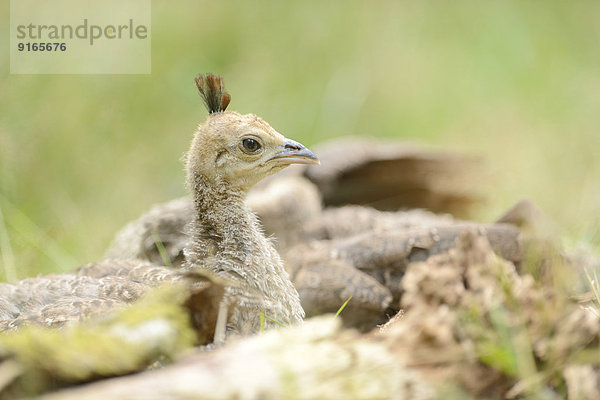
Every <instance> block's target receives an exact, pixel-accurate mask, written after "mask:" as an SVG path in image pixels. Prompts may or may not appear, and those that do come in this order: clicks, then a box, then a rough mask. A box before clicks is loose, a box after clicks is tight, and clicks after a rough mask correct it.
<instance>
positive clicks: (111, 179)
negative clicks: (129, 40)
mask: <svg viewBox="0 0 600 400" xmlns="http://www.w3.org/2000/svg"><path fill="white" fill-rule="evenodd" d="M0 10H1V11H2V12H1V14H2V17H1V18H2V19H1V21H2V22H1V23H0V24H1V25H2V28H3V29H2V31H3V32H5V35H6V32H7V31H8V29H7V26H8V22H9V21H8V14H9V13H8V2H3V3H2V5H0ZM599 12H600V4H598V3H593V2H563V1H558V0H557V1H545V2H496V3H489V2H476V1H457V2H452V3H445V2H434V1H425V2H392V1H389V2H376V3H373V2H357V1H349V2H327V3H323V2H315V1H307V2H277V3H274V2H267V1H258V2H243V1H229V2H192V1H182V2H177V3H165V2H153V10H152V14H153V19H152V74H151V75H149V76H141V75H140V76H102V75H88V76H85V75H84V76H74V75H65V76H61V75H23V76H20V75H9V74H8V70H9V60H8V59H7V57H6V55H7V54H8V49H7V48H6V47H7V46H8V40H3V41H0V47H1V50H2V51H3V54H4V55H5V56H4V57H3V58H2V59H1V61H0V68H1V71H2V75H1V76H0V93H2V95H1V96H0V110H1V112H0V194H1V196H0V209H1V211H2V215H3V224H0V245H1V246H0V250H1V251H2V257H0V260H2V261H1V262H2V265H3V269H4V274H1V277H2V278H6V279H15V278H22V277H25V276H29V275H34V274H37V273H40V272H50V271H64V270H68V269H72V268H74V267H76V266H77V265H80V264H84V263H86V262H90V261H94V260H97V259H99V258H100V257H101V256H102V253H103V250H104V249H105V248H106V246H107V245H108V243H109V241H110V239H111V237H112V235H113V234H114V233H115V232H116V230H117V229H119V228H120V227H121V226H122V225H123V224H124V223H126V222H127V221H129V220H131V219H133V218H136V217H137V216H138V215H140V214H141V213H142V212H144V211H145V210H147V209H148V207H149V206H150V205H151V204H153V203H156V202H161V201H165V200H168V199H171V198H173V197H176V196H180V195H182V194H184V193H185V188H184V185H183V180H184V176H183V173H182V163H181V161H180V158H181V156H182V154H183V153H184V152H185V150H186V149H187V147H188V145H189V141H190V139H191V135H192V133H193V130H194V128H195V125H196V124H197V123H198V122H200V121H202V120H203V119H204V117H205V111H204V109H203V106H202V105H201V102H200V99H199V97H198V95H197V93H196V90H195V87H194V83H193V77H194V75H195V74H196V73H198V72H208V71H210V72H216V73H220V74H222V75H224V76H225V78H226V83H227V86H228V89H229V91H230V92H231V94H232V103H231V106H230V107H231V109H234V110H238V111H240V112H244V113H246V112H254V113H256V114H258V115H261V116H262V117H263V118H265V119H266V120H267V121H269V122H270V123H271V124H272V125H273V126H274V127H275V128H276V129H277V130H279V131H280V132H282V133H284V134H285V135H287V136H289V137H292V138H294V139H297V140H300V141H302V142H304V143H305V144H307V145H314V144H315V143H317V142H320V141H322V140H326V139H328V138H332V137H337V136H341V135H348V134H354V135H373V136H378V137H393V138H397V139H401V140H410V141H417V142H422V143H425V144H428V145H431V146H434V147H437V148H441V149H454V150H459V151H468V152H473V153H476V154H481V155H483V156H484V157H485V158H486V160H487V167H488V169H489V170H490V171H491V174H490V176H489V180H488V182H486V184H485V186H484V188H483V190H484V191H485V193H486V196H487V199H488V202H487V203H486V204H485V205H484V207H482V208H481V210H480V211H479V214H478V218H479V219H481V220H486V221H489V220H492V219H493V218H494V217H496V216H498V215H499V214H500V213H501V212H502V211H503V210H504V209H506V208H508V207H509V206H510V205H511V204H512V203H514V202H516V201H517V200H518V199H520V198H522V197H530V198H532V199H533V200H534V201H535V202H536V203H537V204H538V205H540V206H541V208H542V209H544V210H545V211H546V212H547V213H548V214H549V215H550V216H551V217H552V218H554V219H555V220H556V222H557V225H558V227H559V230H560V232H561V233H562V234H563V235H564V237H566V238H568V240H570V241H571V242H585V243H588V244H591V245H592V246H595V247H596V248H597V247H598V246H599V244H600V228H598V227H599V226H600V185H599V184H598V182H600V162H598V160H597V158H598V152H599V150H600V134H599V133H598V132H600V119H598V117H597V113H598V111H597V110H598V109H600V96H599V95H598V93H600V79H598V77H599V76H600V46H599V44H598V37H599V34H600V25H599V24H598V22H597V21H598V20H597V15H598V13H599ZM11 265H12V266H11Z"/></svg>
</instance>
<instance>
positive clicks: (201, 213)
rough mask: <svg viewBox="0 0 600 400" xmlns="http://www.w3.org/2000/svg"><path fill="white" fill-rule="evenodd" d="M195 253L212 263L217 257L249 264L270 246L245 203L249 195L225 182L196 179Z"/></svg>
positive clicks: (199, 177)
mask: <svg viewBox="0 0 600 400" xmlns="http://www.w3.org/2000/svg"><path fill="white" fill-rule="evenodd" d="M193 185H194V187H193V188H192V192H193V196H194V211H195V212H194V215H195V217H194V222H193V224H194V226H193V235H194V250H195V253H196V256H197V257H200V258H201V259H209V258H210V257H214V256H216V255H217V254H219V255H227V256H229V257H234V258H236V259H238V260H237V261H241V262H245V261H247V260H246V259H244V258H245V257H250V256H251V255H252V254H256V251H257V249H261V247H264V246H265V245H267V241H266V239H265V238H264V236H263V235H262V232H261V230H260V227H259V224H258V221H257V219H256V217H255V215H254V214H253V213H252V212H251V211H250V210H249V208H248V207H247V205H246V203H245V196H246V193H245V192H244V191H240V190H234V189H231V188H230V187H229V186H228V185H227V184H226V183H224V182H213V181H209V180H208V179H207V178H206V177H205V176H203V175H200V174H197V175H196V176H194V181H193Z"/></svg>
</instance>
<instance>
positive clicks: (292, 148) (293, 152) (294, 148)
mask: <svg viewBox="0 0 600 400" xmlns="http://www.w3.org/2000/svg"><path fill="white" fill-rule="evenodd" d="M268 162H269V163H273V162H274V163H276V164H279V165H289V164H320V162H319V159H318V158H317V156H315V154H314V153H313V152H312V151H310V150H309V149H307V148H306V147H304V146H303V145H302V144H300V143H298V142H296V141H293V140H291V139H285V142H284V143H283V145H282V146H281V151H280V152H279V153H277V154H275V155H274V156H273V157H272V158H270V159H269V161H268Z"/></svg>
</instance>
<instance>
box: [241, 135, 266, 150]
mask: <svg viewBox="0 0 600 400" xmlns="http://www.w3.org/2000/svg"><path fill="white" fill-rule="evenodd" d="M261 147H262V146H261V145H260V142H259V141H258V140H256V139H251V138H246V139H244V140H242V143H241V148H242V150H243V151H244V152H245V153H248V154H256V153H258V152H259V151H260V149H261Z"/></svg>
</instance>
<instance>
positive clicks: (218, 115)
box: [187, 74, 319, 191]
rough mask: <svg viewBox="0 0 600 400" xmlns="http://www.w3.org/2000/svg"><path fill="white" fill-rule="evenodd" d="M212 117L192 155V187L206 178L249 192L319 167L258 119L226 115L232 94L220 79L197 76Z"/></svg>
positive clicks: (314, 159) (305, 151) (200, 129)
mask: <svg viewBox="0 0 600 400" xmlns="http://www.w3.org/2000/svg"><path fill="white" fill-rule="evenodd" d="M196 85H197V86H198V90H199V91H200V94H201V95H202V97H203V98H204V101H205V103H206V106H207V108H208V111H209V116H208V118H207V119H206V121H205V122H204V123H203V124H201V125H200V126H199V127H198V129H197V131H196V134H195V135H194V139H193V141H192V146H191V148H190V151H189V153H188V155H187V174H188V183H190V184H193V182H194V179H195V177H196V176H198V175H200V176H203V177H204V178H205V179H207V180H208V181H209V182H212V183H216V184H226V185H228V187H230V188H232V189H237V190H242V191H247V190H248V189H250V187H252V186H253V185H255V184H256V183H258V182H259V181H260V180H261V179H263V178H265V177H267V176H269V175H271V174H274V173H275V172H277V171H280V170H281V169H283V168H285V167H287V166H288V165H291V164H318V163H319V161H318V159H317V157H316V156H315V155H314V154H313V153H312V152H311V151H310V150H308V149H307V148H306V147H304V146H303V145H302V144H300V143H298V142H295V141H293V140H291V139H287V138H286V137H284V136H283V135H281V134H280V133H279V132H277V131H276V130H275V129H273V128H272V127H271V126H270V125H269V124H268V123H267V122H265V121H264V120H263V119H261V118H259V117H257V116H256V115H254V114H246V115H242V114H239V113H237V112H234V111H225V109H226V108H227V105H228V104H229V99H230V97H229V94H228V93H226V92H225V87H224V84H223V80H222V79H221V77H220V76H215V75H211V74H207V75H198V76H196Z"/></svg>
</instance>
